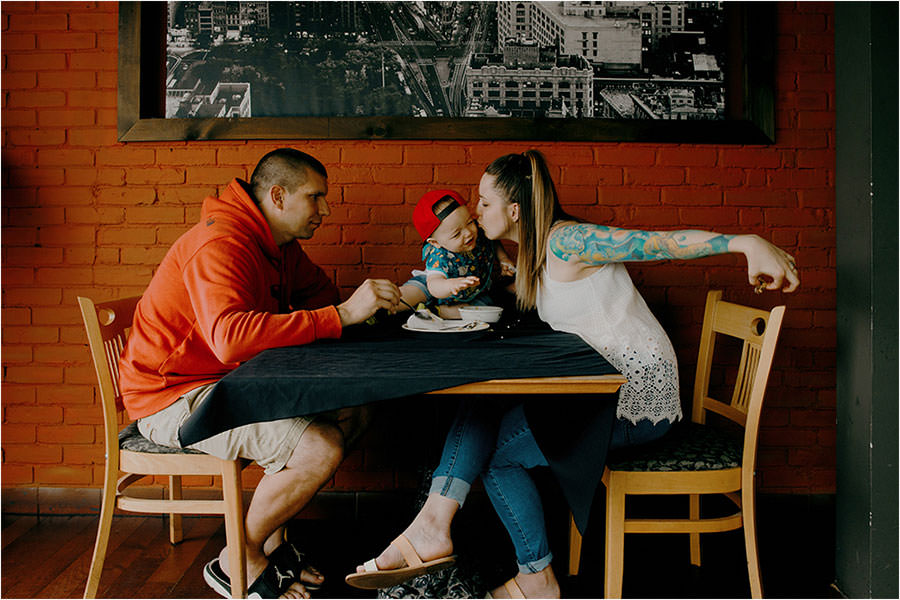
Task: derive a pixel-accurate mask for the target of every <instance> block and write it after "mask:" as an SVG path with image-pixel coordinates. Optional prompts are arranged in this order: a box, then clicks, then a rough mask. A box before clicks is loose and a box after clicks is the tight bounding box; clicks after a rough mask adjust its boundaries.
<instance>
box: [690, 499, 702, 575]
mask: <svg viewBox="0 0 900 600" xmlns="http://www.w3.org/2000/svg"><path fill="white" fill-rule="evenodd" d="M690 504H691V506H690V518H691V521H699V520H700V494H690ZM688 535H689V536H690V538H691V564H692V565H696V566H698V567H699V566H700V534H699V533H689V534H688Z"/></svg>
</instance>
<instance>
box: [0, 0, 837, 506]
mask: <svg viewBox="0 0 900 600" xmlns="http://www.w3.org/2000/svg"><path fill="white" fill-rule="evenodd" d="M116 11H117V5H116V3H114V2H99V3H94V2H46V3H45V2H37V3H34V2H4V3H3V5H2V46H3V48H2V56H3V65H2V69H3V70H2V77H3V79H2V88H3V94H2V98H3V99H2V103H3V104H2V110H3V112H2V131H3V155H2V156H3V171H2V186H3V202H2V219H3V221H2V234H3V237H2V244H3V249H2V264H3V271H2V287H3V313H2V317H3V328H2V342H3V347H2V349H3V354H2V362H3V388H2V393H3V396H2V400H3V402H2V407H3V426H2V451H3V463H2V484H3V486H16V487H23V486H74V487H90V486H96V485H98V482H100V481H101V475H102V463H103V449H102V447H101V443H100V442H101V440H102V425H101V423H100V411H99V409H98V407H97V402H98V399H97V393H96V391H95V390H94V374H93V371H92V366H91V363H90V357H89V354H88V350H87V346H86V341H85V338H84V334H83V331H82V325H81V322H80V317H79V314H78V311H77V308H76V305H75V296H76V295H89V296H92V297H94V298H96V299H107V298H113V297H116V296H121V295H127V294H136V293H140V292H141V291H142V289H143V288H144V287H145V286H146V284H147V282H148V281H149V280H150V277H151V275H152V274H153V270H154V268H155V267H156V265H157V264H158V263H159V261H160V260H161V258H162V257H163V254H164V253H165V251H166V249H167V247H168V246H169V245H170V244H171V243H172V242H173V241H174V240H175V239H176V238H177V237H178V236H179V235H180V234H181V233H182V232H184V231H185V230H186V229H188V228H189V227H190V226H191V224H192V223H194V222H195V221H196V219H197V218H198V214H199V210H200V201H201V199H202V198H203V197H204V196H205V195H207V194H214V193H216V192H217V191H219V190H221V189H222V188H223V186H224V185H225V184H226V183H227V182H228V181H229V180H230V179H231V178H232V177H235V176H237V177H247V176H248V175H249V169H251V168H252V165H253V164H255V162H256V160H257V159H258V158H259V157H260V156H261V155H262V154H264V153H265V152H266V151H268V150H270V149H272V148H275V147H277V146H279V145H292V146H296V147H299V148H302V149H304V150H306V151H309V152H311V153H312V154H314V155H316V156H317V157H319V158H320V159H321V160H322V161H323V162H324V163H325V164H326V166H327V167H328V169H329V172H330V174H331V177H330V185H331V191H330V194H329V201H330V202H331V204H332V209H333V214H332V216H331V218H330V219H329V220H328V223H327V225H326V226H324V227H322V228H321V230H319V231H318V232H317V234H316V237H315V239H314V240H312V243H310V244H309V245H308V249H309V252H310V254H311V255H312V256H313V258H314V259H316V260H317V261H319V262H320V263H321V264H322V265H324V267H325V268H326V269H327V270H328V271H329V272H330V273H332V274H333V275H334V277H335V279H336V281H337V282H338V283H339V285H340V286H341V287H342V289H343V290H344V291H345V292H347V291H349V290H351V289H352V288H353V287H354V286H355V285H356V284H357V283H358V282H359V281H360V280H361V279H362V278H364V277H366V276H368V275H378V276H386V277H391V278H393V279H394V280H395V281H403V280H404V278H405V277H406V276H407V274H408V272H409V269H410V268H412V267H413V266H415V265H416V264H417V260H418V254H419V243H418V241H417V238H416V234H415V231H414V230H413V228H412V226H411V224H410V214H411V207H412V203H413V202H414V201H415V200H416V198H417V197H418V196H419V194H421V193H422V192H423V191H424V190H426V189H428V188H430V187H434V186H435V185H442V186H451V187H454V188H456V189H458V190H460V191H463V192H464V193H467V194H469V195H470V196H471V195H473V194H474V188H475V185H476V183H477V181H478V178H479V176H480V175H481V171H482V169H483V168H484V166H485V165H486V164H487V163H488V162H489V161H490V160H491V159H493V158H495V157H497V156H499V155H500V154H503V153H506V152H508V151H521V150H523V149H525V148H527V147H529V146H532V144H527V143H491V142H455V141H438V142H427V141H414V142H406V141H392V142H368V141H306V140H286V141H284V142H246V143H245V142H223V143H216V142H190V143H186V142H176V143H131V144H127V145H125V144H119V143H117V142H116V67H117V62H116V61H117V54H116V45H117V14H116ZM778 13H779V17H778V28H779V35H778V50H779V54H778V66H777V90H778V92H777V98H776V122H777V132H776V134H777V143H776V144H775V145H773V146H757V147H748V146H711V145H696V146H694V145H678V144H614V143H603V144H599V143H558V144H557V143H547V142H544V143H539V144H534V145H533V146H534V147H537V148H539V149H540V150H542V151H543V152H544V153H545V154H546V156H547V157H548V159H549V161H550V162H551V163H552V165H553V168H554V175H555V177H556V181H557V182H558V184H559V191H560V194H561V197H562V199H563V203H564V205H565V206H566V207H567V208H568V209H569V210H570V211H571V212H573V213H575V214H578V215H580V216H583V217H586V218H589V219H593V220H596V221H597V222H600V223H610V224H617V225H622V226H630V227H638V228H684V227H697V228H707V229H715V230H718V231H722V232H729V233H735V232H744V231H753V232H758V233H760V234H762V235H763V236H765V237H767V238H769V239H770V240H772V241H773V242H775V243H776V244H779V245H781V246H783V247H784V248H785V249H787V250H788V251H790V252H791V253H793V254H794V255H795V256H796V257H797V262H798V264H799V265H800V267H801V271H802V279H803V286H802V289H801V290H800V291H799V292H798V293H796V294H794V295H791V296H785V297H781V296H780V295H778V294H769V295H765V296H762V297H756V296H754V295H753V294H752V293H751V292H750V288H749V286H748V285H747V282H746V276H745V271H744V267H743V263H742V259H739V257H736V256H724V257H715V258H708V259H703V260H698V261H693V262H689V263H681V264H657V265H645V266H640V267H634V268H631V271H632V273H633V275H634V278H635V281H636V282H637V284H638V286H639V288H640V289H641V291H642V292H643V293H644V295H645V297H646V298H647V299H648V302H649V303H650V304H651V306H652V307H653V308H654V310H655V311H656V312H657V314H658V316H659V317H660V319H661V321H662V322H663V324H664V326H665V327H666V328H667V329H668V330H669V332H670V333H671V337H672V339H673V342H674V343H675V346H676V348H678V349H679V355H680V359H681V361H682V378H683V380H684V381H686V382H690V380H691V378H692V368H693V363H694V358H693V354H694V352H695V351H696V338H697V336H698V327H699V322H700V318H701V312H702V305H703V301H704V296H705V292H706V290H707V289H708V288H724V289H725V295H726V298H729V299H732V300H734V301H738V302H746V303H752V304H756V305H759V306H762V307H769V306H772V305H774V304H776V303H779V302H782V301H783V302H786V303H787V305H788V312H787V322H786V326H785V329H784V331H783V333H782V339H781V346H780V349H779V352H778V354H777V356H776V366H775V370H774V373H773V376H772V379H771V384H770V389H769V393H768V399H767V406H766V409H765V411H764V417H763V426H762V440H761V449H760V455H759V458H760V461H759V462H760V468H759V471H760V474H761V480H760V481H761V489H762V490H763V491H768V492H790V493H809V492H813V493H814V492H833V491H834V485H835V483H834V440H835V424H834V420H835V410H834V409H835V375H834V367H835V343H836V342H835V322H836V313H835V235H834V228H835V223H834V218H835V210H834V209H835V196H834V44H833V37H834V36H833V26H834V17H833V7H832V5H831V3H805V2H804V3H798V4H796V5H795V4H793V3H780V4H779V5H778ZM686 387H688V388H689V385H687V386H686ZM685 396H686V397H687V398H689V391H687V390H686V391H685ZM396 439H397V436H395V435H389V434H387V430H386V425H385V424H384V423H382V424H380V425H376V427H375V429H374V430H373V432H372V433H371V434H370V435H369V437H368V443H367V444H366V448H365V449H363V450H360V451H357V452H355V453H353V454H352V455H351V456H350V457H348V460H347V462H346V463H345V465H344V467H343V468H342V470H341V471H340V472H339V474H338V475H337V477H336V478H335V483H334V485H335V487H337V488H339V489H347V488H354V489H360V488H367V489H369V488H386V487H387V488H390V487H394V486H396V485H404V484H405V483H408V482H409V481H410V480H411V479H410V478H409V477H408V475H409V473H410V469H411V467H412V466H413V465H414V463H415V460H414V459H413V460H410V459H405V460H404V461H397V462H395V459H397V458H398V457H400V456H401V455H402V454H403V453H404V452H406V451H409V450H415V449H414V448H406V447H399V446H398V445H397V442H396ZM397 464H399V465H400V468H399V469H398V468H397V467H396V465H397ZM256 477H258V471H256V472H252V473H251V474H250V475H248V479H251V480H252V479H255V478H256Z"/></svg>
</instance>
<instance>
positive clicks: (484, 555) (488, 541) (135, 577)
mask: <svg viewBox="0 0 900 600" xmlns="http://www.w3.org/2000/svg"><path fill="white" fill-rule="evenodd" d="M470 500H472V498H471V497H470ZM471 504H474V505H475V506H473V507H471V508H470V505H469V503H467V506H466V510H464V511H462V512H461V513H460V517H459V518H458V519H457V523H455V524H454V528H455V529H454V539H455V540H456V541H457V551H458V552H459V553H460V554H463V553H466V552H469V551H471V552H473V553H475V554H477V560H478V561H479V564H484V565H485V576H484V578H485V580H487V581H488V582H490V583H493V582H494V580H496V584H500V583H502V579H503V578H505V577H507V576H510V575H512V573H509V572H508V570H509V567H510V566H511V565H514V557H513V556H512V554H511V546H510V545H509V544H508V541H506V540H505V539H504V532H503V530H502V528H501V526H500V523H499V521H497V520H496V517H494V515H493V514H492V513H491V512H490V510H489V509H490V507H489V505H486V504H485V502H484V501H483V500H480V499H478V498H476V499H475V501H473V502H471ZM397 508H398V510H396V511H394V512H395V514H394V515H391V516H390V518H365V516H363V517H362V518H361V519H328V520H326V519H299V520H298V521H297V522H296V526H297V527H298V530H299V531H300V532H301V533H302V535H303V538H304V539H306V540H308V542H309V553H310V554H311V555H312V557H313V559H314V563H315V564H316V565H317V566H319V568H320V569H322V570H323V571H324V573H325V575H326V578H327V583H326V585H325V586H324V587H323V589H322V590H320V591H319V592H317V593H316V594H315V597H319V598H366V597H369V598H372V597H375V594H374V592H363V591H360V590H355V589H353V588H350V587H348V586H346V585H345V584H344V583H343V576H344V574H345V573H347V572H349V571H350V570H351V569H352V568H353V565H355V564H359V563H361V562H362V561H363V560H365V559H366V558H368V557H370V556H371V555H374V554H376V553H377V551H379V550H380V549H381V548H382V547H383V546H384V544H385V543H386V542H387V541H388V540H390V539H391V538H392V536H393V535H396V533H397V532H398V531H400V527H401V525H403V524H404V523H405V521H406V520H407V519H408V518H409V515H410V514H411V513H410V511H409V510H408V507H397ZM554 510H555V508H554ZM759 510H760V518H759V523H760V527H759V529H760V556H761V557H762V558H761V560H762V573H763V586H764V591H765V592H766V595H767V596H769V597H781V598H833V597H836V596H835V594H834V593H833V591H832V590H831V589H830V587H829V586H830V583H831V581H832V579H833V573H834V569H833V560H834V559H833V557H834V541H833V519H834V514H833V502H832V503H829V502H824V503H823V502H814V503H812V505H810V502H809V499H802V500H796V499H795V500H792V499H791V497H780V499H779V497H777V496H776V497H771V496H770V497H763V498H761V499H760V501H759ZM560 514H564V513H562V512H561V511H560ZM601 514H602V513H601ZM559 524H560V527H559V528H558V529H554V530H552V531H551V532H550V533H551V547H552V549H553V550H554V552H555V553H556V555H557V556H558V557H559V559H558V563H559V564H560V569H564V568H565V566H564V560H565V546H564V544H565V541H564V539H565V527H564V524H565V521H564V519H563V518H562V517H561V518H560V519H559ZM594 526H595V527H602V522H600V520H599V519H598V520H597V521H595V523H594ZM184 527H185V540H184V541H183V542H182V543H180V544H178V545H177V546H172V545H171V544H169V542H168V530H167V526H166V521H165V520H164V518H162V517H155V516H131V515H125V514H123V515H122V516H118V515H117V516H116V518H115V520H114V522H113V530H112V537H111V539H110V545H109V553H108V557H107V560H106V564H105V567H104V569H103V575H102V578H101V582H100V590H99V595H98V596H99V597H101V598H217V597H218V596H217V595H216V594H215V593H214V592H213V591H212V590H211V589H210V588H209V587H208V586H207V585H206V584H205V582H204V581H203V577H202V570H203V566H204V564H206V562H207V561H209V560H210V559H211V558H213V557H214V556H216V554H217V553H218V552H219V549H220V548H221V547H222V546H223V545H224V543H225V532H224V525H223V523H222V521H221V519H219V518H212V517H186V518H185V519H184ZM96 528H97V517H95V516H43V517H40V518H37V517H35V516H29V515H7V514H4V515H3V517H2V556H0V558H2V565H0V566H2V582H0V595H2V597H4V598H77V597H81V595H82V593H83V588H84V582H85V579H86V577H87V571H88V567H89V564H90V559H91V552H92V550H93V543H94V536H95V535H96ZM593 529H594V527H592V528H591V529H589V531H588V535H587V536H586V537H585V547H584V558H583V561H582V573H581V575H579V576H578V577H576V578H563V579H562V580H561V585H562V589H563V596H564V597H582V598H598V597H601V596H602V584H603V572H602V556H603V548H602V531H601V532H598V534H595V535H591V531H592V530H593ZM702 540H703V541H702V547H703V559H704V561H705V563H704V566H703V567H702V568H699V569H698V568H693V567H690V566H689V561H688V552H687V549H688V546H687V540H686V538H682V537H681V536H658V535H642V536H636V535H633V536H628V537H627V538H626V556H625V565H626V569H625V587H624V593H625V595H626V597H656V598H743V597H747V596H748V594H749V586H748V584H747V574H746V569H745V563H744V551H743V541H742V537H741V534H740V533H739V532H729V533H723V534H711V535H707V536H705V537H703V538H702Z"/></svg>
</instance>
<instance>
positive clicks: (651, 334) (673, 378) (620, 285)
mask: <svg viewBox="0 0 900 600" xmlns="http://www.w3.org/2000/svg"><path fill="white" fill-rule="evenodd" d="M537 310H538V315H539V316H540V317H541V319H542V320H543V321H545V322H546V323H548V324H549V325H550V326H551V327H552V328H553V329H556V330H557V331H565V332H568V333H574V334H576V335H578V336H580V337H581V338H582V339H583V340H584V341H585V342H587V343H588V344H590V345H591V346H592V347H593V348H594V350H596V351H597V352H599V353H600V354H601V355H602V356H603V357H604V358H605V359H606V360H608V361H609V362H610V364H611V365H613V366H614V367H615V368H616V369H618V370H619V372H621V373H622V374H623V375H625V377H627V378H628V383H626V384H625V385H623V386H622V387H621V388H620V389H619V402H618V406H617V409H616V416H617V417H619V418H620V419H628V420H629V421H631V422H632V423H637V422H638V421H640V420H641V419H649V420H650V421H652V422H653V423H654V424H655V423H658V422H660V421H662V420H668V421H670V422H675V421H677V420H678V419H681V416H682V415H681V402H680V401H679V396H678V367H677V362H676V358H675V349H674V348H673V347H672V342H670V341H669V337H668V336H667V335H666V332H665V331H663V328H662V326H661V325H660V324H659V322H658V321H657V320H656V318H655V317H654V316H653V314H652V313H651V312H650V309H649V308H648V307H647V303H646V302H644V299H643V298H642V297H641V295H640V294H639V293H638V291H637V290H636V289H635V287H634V284H633V283H632V282H631V277H630V276H629V275H628V270H627V269H626V268H625V266H624V265H622V264H619V263H610V264H607V265H604V266H603V267H602V268H600V269H597V270H596V271H595V272H594V273H592V274H591V275H590V276H588V277H585V278H584V279H579V280H577V281H555V280H553V279H552V278H551V276H550V272H549V265H548V266H547V267H545V268H544V276H543V277H542V280H541V284H540V285H539V287H538V294H537Z"/></svg>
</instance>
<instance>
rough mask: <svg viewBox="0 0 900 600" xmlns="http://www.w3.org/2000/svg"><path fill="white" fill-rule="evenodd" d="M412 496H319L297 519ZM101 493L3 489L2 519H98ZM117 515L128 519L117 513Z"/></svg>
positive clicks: (350, 514) (200, 495)
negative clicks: (84, 517)
mask: <svg viewBox="0 0 900 600" xmlns="http://www.w3.org/2000/svg"><path fill="white" fill-rule="evenodd" d="M164 493H165V490H164V489H163V488H151V487H146V488H129V494H132V495H135V496H141V497H147V498H162V497H163V494H164ZM250 496H251V492H250V491H246V490H245V491H244V503H245V506H246V505H247V503H249V502H250ZM414 496H415V493H414V492H411V491H409V490H407V491H399V490H398V491H393V490H391V491H378V492H366V491H362V492H352V491H346V492H344V491H328V490H324V491H321V492H319V493H318V494H317V495H316V497H315V498H314V499H313V501H312V502H311V503H310V504H309V506H307V507H306V509H304V511H303V512H302V513H301V514H300V515H299V518H304V519H329V518H341V519H346V518H355V517H359V516H364V513H373V514H384V511H387V510H391V511H394V510H397V509H398V507H402V508H405V509H408V508H409V507H410V506H412V504H413V502H414V500H415V499H414ZM217 497H221V496H220V495H218V494H217V492H216V490H211V489H200V488H196V489H195V488H186V489H185V490H184V498H185V499H188V500H201V499H214V498H217ZM100 501H101V490H100V489H98V488H62V487H28V488H12V487H9V488H3V489H2V491H0V506H2V511H3V514H4V515H10V514H19V515H35V516H40V515H99V514H100ZM117 514H121V515H123V516H124V515H128V514H130V513H127V512H124V511H122V512H120V513H117Z"/></svg>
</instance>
